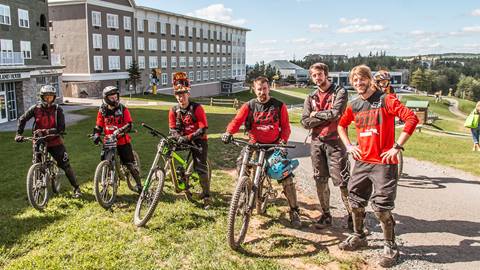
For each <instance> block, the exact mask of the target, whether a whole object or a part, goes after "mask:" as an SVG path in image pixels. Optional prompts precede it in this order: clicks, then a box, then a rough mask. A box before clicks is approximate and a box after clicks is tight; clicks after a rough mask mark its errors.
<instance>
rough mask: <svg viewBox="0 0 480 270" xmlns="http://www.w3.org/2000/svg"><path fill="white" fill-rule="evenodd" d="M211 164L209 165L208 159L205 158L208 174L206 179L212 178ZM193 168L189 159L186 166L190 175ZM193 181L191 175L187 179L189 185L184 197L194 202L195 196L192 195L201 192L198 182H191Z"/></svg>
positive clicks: (196, 195)
mask: <svg viewBox="0 0 480 270" xmlns="http://www.w3.org/2000/svg"><path fill="white" fill-rule="evenodd" d="M211 168H212V166H211V163H210V160H209V159H207V175H208V181H211V179H212V169H211ZM193 170H194V168H193V160H191V161H190V162H189V163H188V167H187V172H186V173H187V174H189V175H191V174H192V172H193ZM192 182H193V179H192V177H191V176H190V179H188V184H189V187H188V189H187V190H185V197H186V198H187V200H189V201H190V202H195V198H194V197H198V195H200V193H201V192H202V187H201V186H200V183H192Z"/></svg>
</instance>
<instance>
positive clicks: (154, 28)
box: [148, 21, 157, 33]
mask: <svg viewBox="0 0 480 270" xmlns="http://www.w3.org/2000/svg"><path fill="white" fill-rule="evenodd" d="M148 32H149V33H157V22H155V21H148Z"/></svg>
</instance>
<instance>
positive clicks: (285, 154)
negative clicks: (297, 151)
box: [279, 140, 288, 157]
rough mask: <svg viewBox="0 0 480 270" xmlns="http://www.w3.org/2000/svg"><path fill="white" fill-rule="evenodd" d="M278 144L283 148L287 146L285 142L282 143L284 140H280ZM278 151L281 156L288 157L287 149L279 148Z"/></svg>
mask: <svg viewBox="0 0 480 270" xmlns="http://www.w3.org/2000/svg"><path fill="white" fill-rule="evenodd" d="M279 144H280V145H282V146H283V145H287V142H286V141H284V140H280V141H279ZM279 151H280V154H281V155H282V156H283V157H287V155H288V151H287V148H280V149H279Z"/></svg>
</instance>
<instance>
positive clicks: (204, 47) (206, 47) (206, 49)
mask: <svg viewBox="0 0 480 270" xmlns="http://www.w3.org/2000/svg"><path fill="white" fill-rule="evenodd" d="M203 53H208V43H203Z"/></svg>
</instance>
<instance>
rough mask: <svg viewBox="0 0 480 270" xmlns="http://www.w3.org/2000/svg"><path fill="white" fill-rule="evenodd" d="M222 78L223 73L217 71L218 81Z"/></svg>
mask: <svg viewBox="0 0 480 270" xmlns="http://www.w3.org/2000/svg"><path fill="white" fill-rule="evenodd" d="M221 78H222V71H221V70H217V80H220V79H221Z"/></svg>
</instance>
